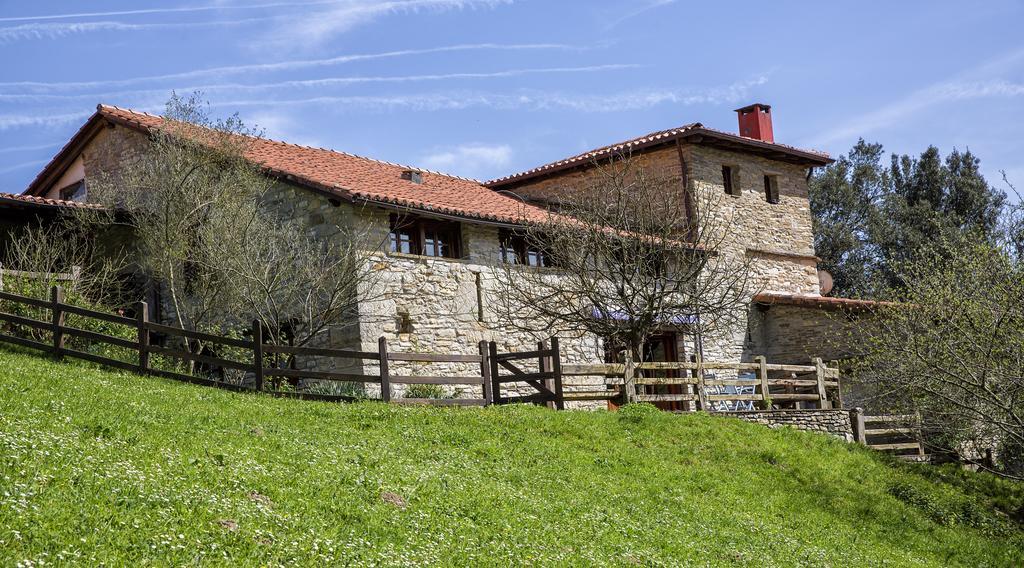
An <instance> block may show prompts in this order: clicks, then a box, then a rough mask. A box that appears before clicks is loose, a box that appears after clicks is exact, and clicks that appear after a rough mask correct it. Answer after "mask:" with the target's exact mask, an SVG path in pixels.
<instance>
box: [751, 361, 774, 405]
mask: <svg viewBox="0 0 1024 568" xmlns="http://www.w3.org/2000/svg"><path fill="white" fill-rule="evenodd" d="M754 362H755V363H757V378H758V380H759V381H761V401H762V402H763V403H764V409H765V410H771V408H769V404H768V403H769V402H770V401H771V399H772V395H771V393H770V392H769V391H770V388H769V386H768V360H767V359H765V356H764V355H758V356H757V357H754Z"/></svg>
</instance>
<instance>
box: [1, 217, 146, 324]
mask: <svg viewBox="0 0 1024 568" xmlns="http://www.w3.org/2000/svg"><path fill="white" fill-rule="evenodd" d="M74 220H75V218H74V217H71V218H66V219H57V220H54V221H52V222H50V223H47V224H45V225H44V224H38V225H26V226H25V227H22V228H20V229H18V230H16V231H14V232H12V234H10V235H9V240H8V242H7V245H6V247H5V250H4V256H3V258H2V267H3V269H4V280H3V286H4V289H5V290H7V291H15V292H16V293H19V294H23V295H28V296H33V297H39V298H47V297H49V293H50V288H51V287H52V286H58V285H59V286H61V287H63V288H64V290H65V294H66V295H65V298H66V300H67V301H71V302H79V301H81V302H84V303H87V304H89V305H94V306H104V307H123V306H125V305H126V304H128V303H130V302H132V301H133V300H135V299H136V298H134V297H130V289H129V287H125V286H122V285H121V284H122V283H123V282H122V280H123V278H122V273H123V271H124V270H125V269H126V267H127V256H126V253H125V251H124V250H123V248H121V247H120V246H118V245H117V243H116V239H114V240H107V241H104V239H102V238H95V237H96V235H89V234H87V233H86V232H85V231H84V230H83V226H82V225H80V224H78V223H76V222H74Z"/></svg>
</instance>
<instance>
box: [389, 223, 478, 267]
mask: <svg viewBox="0 0 1024 568" xmlns="http://www.w3.org/2000/svg"><path fill="white" fill-rule="evenodd" d="M460 235H461V231H460V229H459V224H458V223H454V222H451V221H439V220H435V219H423V218H421V217H410V216H402V215H392V216H391V235H390V241H391V243H390V250H391V252H399V253H405V254H419V255H423V256H433V257H440V258H461V256H462V251H461V248H462V247H461V243H460V238H459V237H460Z"/></svg>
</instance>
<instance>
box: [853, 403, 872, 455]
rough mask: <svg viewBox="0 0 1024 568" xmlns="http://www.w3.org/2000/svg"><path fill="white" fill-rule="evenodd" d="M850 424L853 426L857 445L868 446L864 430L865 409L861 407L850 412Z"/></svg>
mask: <svg viewBox="0 0 1024 568" xmlns="http://www.w3.org/2000/svg"><path fill="white" fill-rule="evenodd" d="M850 422H851V423H852V425H853V438H854V440H856V441H857V443H860V444H864V445H865V446H866V445H867V444H868V436H867V433H866V432H865V430H864V409H863V408H861V407H859V406H858V407H857V408H854V409H853V410H851V411H850Z"/></svg>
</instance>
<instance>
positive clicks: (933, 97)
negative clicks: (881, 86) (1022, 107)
mask: <svg viewBox="0 0 1024 568" xmlns="http://www.w3.org/2000/svg"><path fill="white" fill-rule="evenodd" d="M1019 96H1024V84H1020V83H1011V82H1008V81H1004V80H1002V79H994V80H991V81H971V82H950V83H939V84H936V85H932V86H930V87H928V88H925V89H921V90H919V91H915V92H914V93H912V94H910V95H908V96H906V97H904V98H902V99H900V100H898V101H896V102H893V103H891V104H888V105H886V106H884V107H882V108H880V109H878V110H875V111H872V112H869V113H866V114H862V115H859V116H857V117H856V119H854V120H851V121H848V122H845V123H843V124H841V125H839V126H838V127H836V128H834V129H832V130H829V131H827V132H825V133H823V134H822V135H820V136H818V137H817V138H814V139H812V140H813V142H812V143H813V144H814V145H818V146H827V145H829V144H833V143H835V142H839V141H843V140H852V139H854V138H858V137H861V136H865V135H867V134H870V133H871V132H875V131H877V130H880V129H883V128H886V127H889V126H893V125H897V124H900V123H901V122H903V121H904V120H906V119H907V118H908V117H910V116H911V115H914V114H917V113H919V112H921V111H923V110H925V109H928V108H930V107H933V106H935V105H939V104H943V103H950V102H956V101H963V100H969V99H980V98H992V97H1019Z"/></svg>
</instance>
